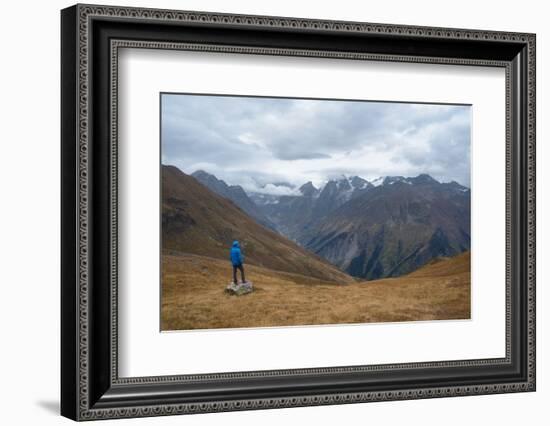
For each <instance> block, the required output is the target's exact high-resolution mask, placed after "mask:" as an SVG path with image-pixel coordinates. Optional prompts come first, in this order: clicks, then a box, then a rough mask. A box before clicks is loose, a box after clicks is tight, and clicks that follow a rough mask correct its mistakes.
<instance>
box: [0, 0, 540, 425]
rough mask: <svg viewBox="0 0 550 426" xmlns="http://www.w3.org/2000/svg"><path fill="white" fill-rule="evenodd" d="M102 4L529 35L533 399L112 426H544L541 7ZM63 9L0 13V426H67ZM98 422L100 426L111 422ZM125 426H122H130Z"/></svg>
mask: <svg viewBox="0 0 550 426" xmlns="http://www.w3.org/2000/svg"><path fill="white" fill-rule="evenodd" d="M102 3H103V4H118V5H120V4H123V5H131V6H143V7H161V8H173V9H189V10H206V11H217V12H232V13H249V14H265V15H280V16H296V17H306V18H325V19H338V20H356V21H369V22H381V23H399V24H412V25H432V26H444V27H462V28H478V29H494V30H504V31H526V32H535V33H537V55H538V57H537V67H538V70H537V78H538V82H537V97H538V101H537V106H538V125H537V132H538V138H537V139H538V150H537V162H538V176H537V182H538V190H537V196H538V203H537V207H538V210H537V217H538V227H537V229H538V231H537V238H538V240H537V243H538V250H537V251H538V280H537V282H538V290H537V300H538V308H537V315H538V332H537V337H538V350H537V352H538V360H537V361H538V373H537V379H538V390H537V392H536V393H530V394H509V395H491V396H481V397H462V398H452V399H435V400H421V401H401V402H385V403H371V404H359V405H357V404H356V405H344V406H326V407H316V408H292V409H283V410H269V411H256V412H238V413H223V414H208V415H195V416H186V417H166V418H154V419H153V418H148V419H133V420H117V422H120V423H119V424H134V425H139V424H159V425H162V424H164V425H168V424H181V423H182V422H186V424H188V425H213V424H218V423H224V424H227V425H236V424H239V425H242V426H245V425H257V424H266V425H270V424H274V425H275V424H277V425H279V424H301V423H312V424H316V425H329V424H335V423H342V422H345V423H346V424H348V423H351V424H355V423H356V424H365V423H370V424H385V425H393V424H399V423H406V424H407V425H420V424H422V425H440V424H442V423H443V424H446V425H461V426H464V425H468V424H475V423H479V422H480V421H489V422H491V423H494V424H500V425H503V426H504V425H516V424H522V423H524V422H526V421H527V422H531V424H544V423H545V420H543V419H544V417H548V409H547V404H548V401H550V367H549V364H550V357H549V351H548V346H549V345H548V342H550V337H549V334H550V316H549V315H548V313H547V308H548V307H550V294H549V292H548V290H547V288H546V284H547V283H548V280H549V278H550V262H548V260H547V259H548V258H549V257H550V246H549V244H550V235H549V226H548V219H547V218H548V217H550V191H548V185H550V171H549V168H548V167H545V166H546V164H545V162H547V161H548V160H550V152H549V147H548V145H547V144H546V143H545V142H546V141H547V139H548V137H549V131H550V127H549V126H548V124H547V121H546V120H545V117H547V116H548V115H549V114H550V104H549V102H550V93H549V92H548V90H549V89H548V76H549V75H550V50H549V45H550V27H548V25H547V19H546V18H547V16H548V11H546V10H545V6H544V5H545V3H544V2H541V1H536V0H524V1H522V2H517V1H509V0H501V1H495V0H492V1H485V2H480V1H474V0H462V1H460V2H452V3H451V2H449V3H445V4H444V5H443V3H442V2H440V1H429V0H416V1H407V0H399V1H396V0H388V1H385V2H368V3H367V2H359V1H352V0H339V1H337V2H335V1H333V2H318V1H317V2H316V1H302V2H298V1H296V0H277V1H275V0H268V1H262V2H254V1H251V0H232V1H231V2H227V1H223V0H202V1H199V0H180V1H177V0H161V1H152V0H149V1H144V0H132V1H127V0H120V1H114V2H113V1H108V0H104V1H103V2H102ZM71 4H72V3H71V2H67V1H61V0H52V1H48V2H38V1H25V2H15V1H12V2H10V3H7V4H3V5H2V6H3V7H2V18H3V19H2V25H1V26H0V32H1V37H0V40H1V46H2V49H1V51H0V52H1V58H2V62H1V66H0V75H1V78H0V106H1V111H0V117H2V120H1V122H0V150H1V151H0V152H1V153H0V188H1V192H0V196H1V200H2V203H1V208H0V219H1V220H0V291H1V296H0V327H1V335H0V338H1V340H0V341H1V350H0V401H1V402H2V404H1V405H2V411H1V413H0V416H1V418H2V423H3V424H8V425H13V424H41V425H49V424H68V423H69V421H68V420H67V419H64V418H61V417H59V416H58V409H59V408H58V406H59V265H60V259H59V227H60V224H59V183H60V182H59V179H60V178H59V167H60V164H59V78H60V77H59V63H60V58H59V31H60V30H59V10H60V9H61V8H64V7H66V6H69V5H71ZM113 422H114V421H107V422H106V423H102V424H107V423H113ZM128 422H131V423H128Z"/></svg>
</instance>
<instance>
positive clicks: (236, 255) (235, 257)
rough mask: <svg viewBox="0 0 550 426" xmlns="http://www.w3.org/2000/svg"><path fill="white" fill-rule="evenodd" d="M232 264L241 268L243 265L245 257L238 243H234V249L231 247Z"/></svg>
mask: <svg viewBox="0 0 550 426" xmlns="http://www.w3.org/2000/svg"><path fill="white" fill-rule="evenodd" d="M230 257H231V264H232V265H233V266H239V265H242V264H243V256H242V254H241V248H240V247H239V242H238V241H233V247H231V256H230Z"/></svg>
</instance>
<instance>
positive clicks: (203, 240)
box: [162, 166, 354, 284]
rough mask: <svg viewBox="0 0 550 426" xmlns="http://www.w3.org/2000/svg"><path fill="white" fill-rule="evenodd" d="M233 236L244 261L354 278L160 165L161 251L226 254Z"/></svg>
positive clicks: (173, 169) (346, 279) (336, 278)
mask: <svg viewBox="0 0 550 426" xmlns="http://www.w3.org/2000/svg"><path fill="white" fill-rule="evenodd" d="M234 239H237V240H239V241H240V242H241V247H242V249H243V254H244V258H245V263H246V264H253V265H257V266H262V267H265V268H268V269H273V270H280V271H286V272H293V273H299V274H302V275H308V276H312V277H316V278H320V279H324V280H327V281H334V282H338V283H342V284H344V283H350V282H354V279H353V278H351V277H350V276H349V275H347V274H346V273H344V272H342V271H340V270H339V269H338V268H336V267H335V266H333V265H331V264H330V263H328V262H327V261H326V260H324V259H322V258H320V257H318V256H316V255H314V254H312V253H310V252H308V251H306V250H305V249H303V248H301V247H299V246H298V245H296V244H295V243H293V242H292V241H290V240H288V239H286V238H285V237H282V236H281V235H278V234H276V233H274V232H272V231H270V230H268V229H267V228H264V227H263V226H261V225H259V224H258V223H257V222H255V221H254V220H253V219H251V218H250V217H249V216H248V215H247V214H246V213H244V212H243V211H242V210H241V209H239V208H238V207H237V206H236V205H235V204H233V202H231V201H230V200H228V199H226V198H223V197H221V196H219V195H217V194H215V193H214V192H212V191H210V190H209V189H208V188H206V187H205V186H203V185H202V184H200V183H199V182H198V181H197V180H195V179H194V178H193V177H191V176H188V175H186V174H184V173H183V172H181V171H180V170H179V169H177V168H176V167H172V166H163V167H162V248H163V250H171V251H177V252H180V253H188V254H197V255H202V256H208V257H213V258H217V259H224V260H226V262H229V248H230V247H231V243H232V241H233V240H234Z"/></svg>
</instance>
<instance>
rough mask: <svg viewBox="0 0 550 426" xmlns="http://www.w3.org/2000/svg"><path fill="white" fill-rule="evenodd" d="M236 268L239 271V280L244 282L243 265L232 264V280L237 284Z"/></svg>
mask: <svg viewBox="0 0 550 426" xmlns="http://www.w3.org/2000/svg"><path fill="white" fill-rule="evenodd" d="M237 269H239V270H240V271H241V281H242V282H243V283H244V282H245V281H246V280H245V279H244V268H243V265H242V264H240V265H233V282H234V283H235V284H237Z"/></svg>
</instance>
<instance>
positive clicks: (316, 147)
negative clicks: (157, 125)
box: [162, 95, 471, 188]
mask: <svg viewBox="0 0 550 426" xmlns="http://www.w3.org/2000/svg"><path fill="white" fill-rule="evenodd" d="M470 125H471V124H470V108H469V107H468V106H452V105H451V106H449V105H423V104H406V103H384V102H353V101H315V100H297V99H283V98H280V99H273V98H251V97H230V96H196V95H163V96H162V161H163V162H166V163H170V164H174V165H176V166H178V167H180V168H181V169H182V170H183V171H184V172H186V173H191V172H193V171H194V170H193V168H195V167H198V166H203V168H205V169H207V171H209V172H211V173H214V174H216V173H217V175H220V177H224V178H225V179H226V180H227V182H228V183H230V184H241V185H243V186H248V187H249V188H250V187H253V186H254V185H259V184H258V182H264V185H265V183H269V182H265V181H264V178H265V177H266V176H272V177H278V180H279V181H288V182H291V183H293V184H296V185H299V184H300V183H301V182H304V181H307V180H312V181H314V182H320V181H322V180H323V179H326V178H327V176H328V175H329V174H330V173H333V172H334V169H335V168H336V169H338V170H342V171H343V172H344V174H358V175H361V176H364V177H367V178H368V177H373V176H379V175H407V176H412V175H417V174H420V173H429V174H432V175H433V176H434V177H436V178H437V179H439V180H443V181H448V180H456V181H458V182H460V183H462V184H465V185H469V184H470V175H469V174H470ZM245 171H246V172H245ZM271 182H273V181H271Z"/></svg>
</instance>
